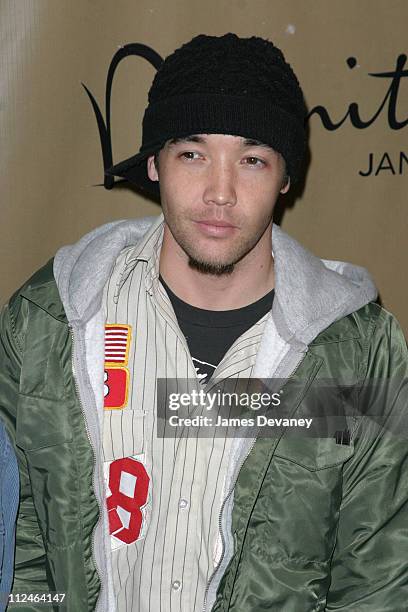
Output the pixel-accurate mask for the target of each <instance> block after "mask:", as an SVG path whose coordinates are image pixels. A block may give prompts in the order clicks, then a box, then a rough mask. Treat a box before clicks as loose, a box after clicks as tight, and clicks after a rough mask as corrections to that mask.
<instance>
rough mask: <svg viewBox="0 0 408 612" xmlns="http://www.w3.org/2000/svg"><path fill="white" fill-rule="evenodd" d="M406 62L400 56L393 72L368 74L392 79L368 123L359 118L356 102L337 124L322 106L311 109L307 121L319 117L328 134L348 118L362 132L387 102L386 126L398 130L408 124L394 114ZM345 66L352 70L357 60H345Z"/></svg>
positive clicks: (406, 74)
mask: <svg viewBox="0 0 408 612" xmlns="http://www.w3.org/2000/svg"><path fill="white" fill-rule="evenodd" d="M406 61H407V56H406V55H404V54H401V55H399V56H398V58H397V65H396V67H395V70H393V71H391V72H370V73H369V76H372V77H376V78H380V79H392V80H391V83H390V86H389V88H388V90H387V93H386V94H385V97H384V100H383V101H382V102H381V104H380V106H379V108H378V110H377V111H376V112H375V113H374V115H373V116H372V117H371V119H369V120H368V121H363V120H362V119H361V117H360V112H359V107H358V104H357V102H351V104H350V105H349V107H348V111H347V113H346V114H345V115H344V117H343V119H341V120H340V121H339V122H338V123H334V122H333V121H332V120H331V119H330V116H329V113H328V112H327V110H326V109H325V107H324V106H315V107H314V108H312V110H311V111H310V113H309V114H308V119H310V117H312V115H319V116H320V119H321V120H322V123H323V125H324V127H325V128H326V130H329V131H330V132H332V131H334V130H338V129H339V127H340V126H342V125H343V123H344V122H345V121H346V119H347V117H350V122H351V123H352V125H353V126H354V127H355V128H357V129H359V130H363V129H365V128H367V127H369V126H370V125H372V124H373V123H374V121H375V120H376V119H377V118H378V116H379V115H380V113H381V111H382V110H383V108H384V107H385V104H386V102H387V100H388V125H389V126H390V128H391V129H392V130H400V129H401V128H403V127H405V126H406V125H407V124H408V118H407V119H405V120H403V121H398V119H397V116H396V112H397V101H398V92H399V87H400V83H401V79H403V78H404V77H407V76H408V70H404V69H403V68H404V66H405V62H406ZM347 65H348V66H349V68H350V69H353V68H354V67H355V66H356V65H357V60H356V58H355V57H349V58H348V59H347Z"/></svg>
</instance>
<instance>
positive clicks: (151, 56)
mask: <svg viewBox="0 0 408 612" xmlns="http://www.w3.org/2000/svg"><path fill="white" fill-rule="evenodd" d="M129 55H136V56H139V57H143V58H144V59H146V60H147V61H148V62H150V64H152V66H153V67H154V68H156V70H158V69H159V68H160V66H161V64H162V63H163V59H162V58H161V56H160V55H159V54H158V53H157V52H156V51H155V50H154V49H152V48H151V47H148V46H147V45H143V44H140V43H130V44H128V45H124V46H123V47H121V48H120V49H119V51H117V52H116V53H115V55H114V56H113V58H112V61H111V63H110V66H109V70H108V75H107V79H106V94H105V110H106V124H105V121H104V118H103V116H102V113H101V111H100V109H99V106H98V104H97V102H96V100H95V98H94V96H93V95H92V93H91V92H90V90H89V89H88V88H87V87H86V85H84V83H82V86H83V87H84V89H85V91H86V93H87V94H88V96H89V99H90V101H91V104H92V107H93V110H94V113H95V117H96V121H97V124H98V130H99V137H100V141H101V148H102V157H103V167H104V171H105V170H106V169H107V168H109V167H110V166H112V164H113V161H112V142H111V128H110V103H111V93H112V82H113V76H114V73H115V70H116V68H117V66H118V64H119V62H121V61H122V59H124V58H125V57H128V56H129ZM346 61H347V65H348V67H349V68H350V70H352V69H353V68H355V66H356V65H357V59H356V58H355V57H349V58H348V59H347V60H346ZM406 61H407V56H406V55H405V54H403V53H401V54H400V55H399V56H398V58H397V63H396V67H395V70H392V71H390V72H370V73H368V74H369V76H371V77H375V78H380V79H391V82H390V85H389V87H388V90H387V92H386V94H385V97H384V99H383V101H382V102H381V104H380V106H379V107H378V110H377V111H376V112H375V113H374V115H373V116H372V117H371V119H368V120H363V119H362V118H361V116H360V110H359V106H358V103H357V102H351V103H350V105H349V107H348V110H347V112H346V114H345V115H344V117H343V118H342V119H341V120H340V121H337V122H334V121H333V120H332V119H331V117H330V115H329V112H328V110H327V109H326V108H325V107H324V106H321V105H318V106H315V107H313V108H312V110H311V111H310V112H309V114H308V115H307V117H306V121H309V120H310V118H311V117H312V116H313V115H318V116H319V117H320V119H321V122H322V125H323V127H324V128H326V130H329V131H330V132H333V131H335V130H338V129H339V128H340V127H341V126H342V125H343V123H344V122H345V121H346V120H347V118H348V117H349V118H350V123H351V124H352V125H353V126H354V127H355V128H357V129H359V130H363V129H365V128H368V127H369V126H370V125H372V124H373V123H374V122H375V121H376V119H377V118H378V117H379V115H380V114H381V112H382V111H383V109H384V108H385V105H386V104H387V101H388V111H387V117H388V125H389V127H390V128H391V129H392V130H400V129H402V128H404V127H405V126H406V125H407V124H408V117H407V118H406V119H402V120H399V119H398V118H397V104H398V93H399V88H400V84H401V79H403V78H405V77H407V76H408V70H404V67H405V62H406ZM405 165H408V157H407V155H406V154H405V153H404V152H403V151H401V152H400V153H399V157H398V160H394V163H393V162H392V159H391V156H390V154H389V153H384V154H383V155H382V157H381V159H380V161H379V163H376V159H375V157H374V153H370V154H369V158H368V169H367V170H366V171H365V172H363V171H362V170H360V171H359V174H360V176H364V177H366V176H372V175H373V174H374V176H378V174H379V173H380V172H383V171H387V172H390V173H391V174H393V175H395V174H397V173H398V174H402V173H403V168H404V166H405ZM396 168H397V169H396ZM118 182H122V181H118ZM114 184H115V180H114V177H113V176H110V175H108V174H106V173H105V172H104V183H103V186H104V187H105V189H112V187H113V186H114Z"/></svg>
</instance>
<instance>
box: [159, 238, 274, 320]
mask: <svg viewBox="0 0 408 612" xmlns="http://www.w3.org/2000/svg"><path fill="white" fill-rule="evenodd" d="M257 246H259V248H255V249H254V250H253V251H251V252H250V253H249V254H248V255H247V256H246V257H244V258H243V259H242V260H241V261H239V262H238V263H237V264H235V266H234V269H233V271H232V273H231V274H224V275H221V276H216V275H214V274H204V273H202V272H200V271H198V270H196V269H194V268H191V267H190V266H189V264H188V257H187V255H186V254H185V253H184V252H181V250H178V251H177V250H175V249H174V248H172V245H170V246H169V245H168V244H166V241H165V240H164V241H163V245H162V250H161V253H160V274H161V275H162V277H163V278H164V280H165V282H166V284H167V285H168V286H169V287H170V289H171V290H172V291H173V293H175V294H176V295H177V297H179V298H180V299H181V300H183V301H184V302H187V303H188V304H191V305H192V306H196V307H197V308H204V309H206V310H233V309H235V308H242V307H243V306H247V305H248V304H252V303H253V302H256V301H257V300H259V299H260V298H261V297H263V296H264V295H266V294H267V293H269V291H271V290H272V289H273V288H274V286H275V276H274V265H273V258H272V253H271V242H270V237H269V240H267V241H266V243H265V244H264V245H262V244H261V245H257ZM265 247H266V248H265Z"/></svg>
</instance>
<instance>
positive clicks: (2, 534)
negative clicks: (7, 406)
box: [0, 419, 19, 612]
mask: <svg viewBox="0 0 408 612" xmlns="http://www.w3.org/2000/svg"><path fill="white" fill-rule="evenodd" d="M18 495H19V478H18V467H17V459H16V456H15V453H14V451H13V448H12V446H11V443H10V440H9V438H8V436H7V433H6V431H5V429H4V426H3V422H2V420H1V419H0V611H1V612H3V611H4V610H5V608H6V605H7V600H8V595H9V593H10V590H11V583H12V580H13V567H14V547H15V523H16V515H17V507H18Z"/></svg>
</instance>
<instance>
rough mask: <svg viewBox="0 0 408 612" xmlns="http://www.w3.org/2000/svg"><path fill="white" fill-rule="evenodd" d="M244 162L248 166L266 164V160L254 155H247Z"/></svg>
mask: <svg viewBox="0 0 408 612" xmlns="http://www.w3.org/2000/svg"><path fill="white" fill-rule="evenodd" d="M244 162H245V164H246V165H247V166H265V162H264V161H263V160H262V159H259V157H254V156H253V155H251V156H249V157H246V158H245V159H244Z"/></svg>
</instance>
